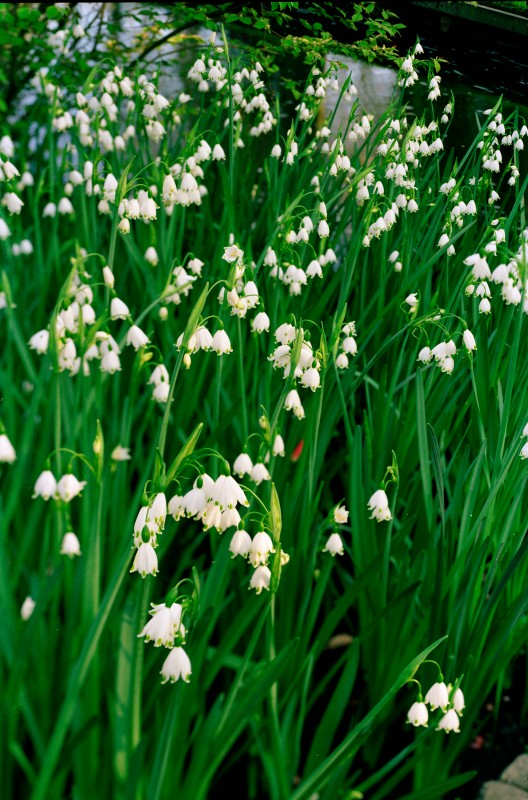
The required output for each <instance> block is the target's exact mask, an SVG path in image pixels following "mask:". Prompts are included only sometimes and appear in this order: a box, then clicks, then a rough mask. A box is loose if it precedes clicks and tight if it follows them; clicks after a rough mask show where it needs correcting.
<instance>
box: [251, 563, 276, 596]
mask: <svg viewBox="0 0 528 800" xmlns="http://www.w3.org/2000/svg"><path fill="white" fill-rule="evenodd" d="M270 581H271V572H270V570H269V568H268V567H266V566H264V565H261V566H260V567H257V568H256V570H255V572H254V573H253V575H252V576H251V580H250V582H249V588H250V589H255V591H256V593H257V594H260V593H261V591H262V590H263V589H267V590H269V587H270Z"/></svg>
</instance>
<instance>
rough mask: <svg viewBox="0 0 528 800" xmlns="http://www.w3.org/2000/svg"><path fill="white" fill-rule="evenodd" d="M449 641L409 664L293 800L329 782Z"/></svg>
mask: <svg viewBox="0 0 528 800" xmlns="http://www.w3.org/2000/svg"><path fill="white" fill-rule="evenodd" d="M445 639H447V636H442V638H441V639H437V640H436V642H434V643H433V644H432V645H430V646H429V647H426V649H425V650H422V652H421V653H420V654H419V655H418V656H416V658H414V659H413V660H412V661H411V663H410V664H408V665H407V666H406V667H405V669H404V670H403V671H402V672H401V673H400V675H399V676H398V679H397V680H396V681H395V683H394V684H393V686H392V687H391V689H389V691H388V692H387V694H386V695H385V696H384V697H382V699H381V700H380V701H379V703H377V705H375V706H374V708H373V709H372V710H371V711H370V712H369V713H368V714H367V716H366V717H365V718H364V719H362V720H361V722H359V723H358V724H357V725H356V727H355V728H354V730H353V731H351V732H350V733H349V734H348V736H347V737H346V738H345V739H344V740H343V741H342V742H341V744H340V745H339V747H336V749H335V750H334V752H333V753H331V754H330V755H329V756H328V758H326V759H325V760H324V761H323V763H322V764H321V766H320V767H319V768H318V769H316V770H315V771H314V772H312V774H311V775H309V776H308V778H306V780H304V781H303V782H302V783H301V785H300V786H299V788H298V789H297V791H295V792H294V793H293V794H292V796H291V800H304V798H307V797H310V796H311V795H312V794H313V793H314V792H315V791H317V790H319V789H321V787H322V786H324V784H325V783H326V782H327V781H328V780H329V778H330V777H331V776H332V772H333V770H335V768H336V767H337V766H338V765H339V764H341V763H342V762H343V761H345V759H347V758H349V757H350V755H351V754H352V752H353V750H354V748H355V747H357V745H358V741H357V740H358V739H359V738H360V737H361V736H362V735H364V734H367V732H368V730H369V728H370V726H371V725H372V723H373V722H374V720H375V719H376V717H377V716H378V714H379V713H380V711H382V709H383V708H384V707H385V706H386V705H387V703H389V702H390V700H391V699H392V697H393V696H394V695H395V694H396V692H397V691H399V689H401V687H402V686H403V685H404V684H405V683H406V682H407V681H408V680H409V678H411V677H412V676H413V675H414V673H415V672H416V670H417V669H418V667H419V666H420V664H421V663H422V661H425V659H426V658H427V656H428V655H429V653H431V652H432V651H433V650H434V649H435V648H436V647H438V645H439V644H440V643H441V642H443V641H444V640H445Z"/></svg>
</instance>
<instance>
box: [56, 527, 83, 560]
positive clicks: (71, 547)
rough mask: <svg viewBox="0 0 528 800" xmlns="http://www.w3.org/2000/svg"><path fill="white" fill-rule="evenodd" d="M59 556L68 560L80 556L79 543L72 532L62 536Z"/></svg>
mask: <svg viewBox="0 0 528 800" xmlns="http://www.w3.org/2000/svg"><path fill="white" fill-rule="evenodd" d="M60 554H61V556H68V558H74V557H75V556H80V555H82V554H81V545H80V542H79V540H78V538H77V536H76V535H75V534H74V533H72V531H69V532H68V533H65V534H64V537H63V539H62V544H61V549H60Z"/></svg>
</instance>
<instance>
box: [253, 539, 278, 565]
mask: <svg viewBox="0 0 528 800" xmlns="http://www.w3.org/2000/svg"><path fill="white" fill-rule="evenodd" d="M274 552H275V548H274V547H273V541H272V539H271V536H270V535H269V534H268V533H266V531H259V532H258V533H256V534H255V536H254V537H253V540H252V542H251V547H250V550H249V560H250V562H251V563H252V564H253V566H254V567H257V566H258V565H259V564H267V563H268V557H269V554H270V553H274Z"/></svg>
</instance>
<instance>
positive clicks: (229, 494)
mask: <svg viewBox="0 0 528 800" xmlns="http://www.w3.org/2000/svg"><path fill="white" fill-rule="evenodd" d="M211 498H212V499H213V500H215V501H216V502H217V503H218V504H219V506H220V508H221V509H222V510H223V509H224V508H235V506H236V505H237V503H240V505H242V506H249V500H248V499H247V497H246V495H245V494H244V492H243V490H242V489H241V488H240V486H239V485H238V483H237V482H236V480H235V479H234V478H233V477H231V475H220V476H219V477H218V478H217V479H216V481H215V482H214V485H213V487H212V490H211Z"/></svg>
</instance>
